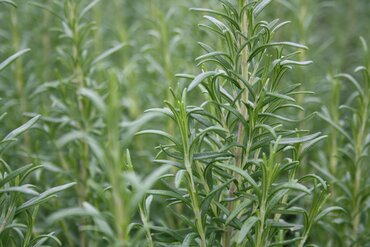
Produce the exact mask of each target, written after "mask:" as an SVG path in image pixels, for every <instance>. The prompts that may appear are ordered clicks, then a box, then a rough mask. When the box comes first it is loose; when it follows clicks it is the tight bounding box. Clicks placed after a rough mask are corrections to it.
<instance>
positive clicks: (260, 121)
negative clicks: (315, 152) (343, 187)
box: [138, 1, 334, 246]
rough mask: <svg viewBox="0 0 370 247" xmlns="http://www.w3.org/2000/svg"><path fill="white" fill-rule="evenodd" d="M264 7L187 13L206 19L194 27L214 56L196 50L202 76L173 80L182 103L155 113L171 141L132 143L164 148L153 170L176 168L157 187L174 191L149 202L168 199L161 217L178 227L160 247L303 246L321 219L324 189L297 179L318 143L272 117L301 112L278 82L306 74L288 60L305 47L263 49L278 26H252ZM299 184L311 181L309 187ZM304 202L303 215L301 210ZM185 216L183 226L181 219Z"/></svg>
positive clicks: (164, 234) (164, 232) (162, 233)
mask: <svg viewBox="0 0 370 247" xmlns="http://www.w3.org/2000/svg"><path fill="white" fill-rule="evenodd" d="M268 3H269V1H260V2H255V3H250V4H245V3H244V2H243V1H239V2H238V4H237V5H236V6H234V5H232V4H230V3H228V2H225V1H222V5H223V8H224V11H223V12H219V11H215V10H210V9H193V10H194V11H198V12H205V13H207V14H210V15H205V16H204V18H205V19H206V20H207V21H208V23H207V24H202V25H201V27H202V28H203V29H205V30H207V31H209V32H211V33H212V34H214V35H215V36H216V37H218V38H219V39H220V42H221V43H222V50H216V49H215V48H212V47H211V46H208V45H206V44H203V43H200V45H201V47H202V48H203V49H204V50H205V51H206V54H204V55H201V56H199V57H198V58H197V59H196V61H197V62H198V65H199V66H201V67H202V68H203V72H202V73H200V74H199V75H197V76H194V77H192V76H190V75H184V74H181V75H179V76H181V77H185V78H194V79H193V80H192V81H191V83H190V85H189V88H188V89H185V90H184V91H183V92H182V94H181V95H180V94H177V95H176V94H175V93H174V92H173V97H174V103H173V104H172V103H170V102H165V103H166V108H164V109H162V110H160V112H162V113H164V114H165V115H167V116H169V117H170V118H171V120H173V121H174V122H175V125H176V129H177V130H178V133H179V137H178V138H177V137H176V136H172V135H171V134H170V133H166V132H162V131H157V130H150V131H148V130H147V131H142V132H139V133H138V134H155V135H159V136H161V137H164V138H165V139H168V140H169V141H170V143H168V144H163V145H161V146H160V147H159V149H160V152H159V154H158V155H157V158H159V157H161V156H163V155H164V156H167V157H169V158H170V159H169V160H163V159H160V160H157V162H159V163H171V164H173V166H175V168H176V169H175V170H174V173H172V174H169V175H168V176H167V177H166V178H165V179H164V180H163V183H164V184H165V185H166V187H167V191H168V190H169V189H170V187H172V186H171V184H172V183H173V184H175V188H173V187H172V188H171V193H165V192H167V191H154V192H153V193H152V194H154V195H156V194H158V195H161V196H167V197H168V207H173V211H174V215H175V217H176V218H179V219H181V221H182V225H183V227H181V228H179V229H176V230H173V231H169V230H168V229H169V228H170V226H167V227H165V228H156V227H153V234H154V237H155V238H156V236H158V237H157V238H158V241H160V242H161V243H162V244H163V245H166V244H181V243H182V244H183V245H184V244H185V243H186V244H185V245H192V244H195V243H198V244H199V245H201V246H236V245H240V246H268V245H281V244H283V243H288V242H289V243H296V244H297V245H299V246H303V245H304V243H305V242H306V240H307V238H308V235H309V232H310V230H311V228H312V225H313V224H314V223H316V222H317V221H318V220H320V218H321V217H320V216H319V214H320V213H321V212H322V209H323V208H322V207H323V204H324V203H325V201H326V199H327V197H328V195H327V186H326V184H325V182H324V181H323V180H322V179H321V178H319V177H318V176H316V175H315V176H314V175H306V176H304V177H302V178H299V177H298V178H297V175H296V174H297V171H298V169H299V167H300V165H301V159H302V156H303V154H304V152H305V150H306V149H307V148H309V147H310V146H312V145H313V144H314V143H315V142H317V141H319V140H321V139H323V137H322V136H320V133H316V134H313V135H307V134H306V132H307V131H304V130H299V129H297V128H296V127H294V125H292V124H291V123H296V122H300V121H301V120H300V119H292V118H289V117H288V116H286V115H284V114H283V113H282V112H281V109H282V108H290V109H291V111H290V113H291V115H296V114H297V112H298V111H300V110H303V108H302V107H301V106H299V105H297V104H296V100H295V99H294V98H293V97H294V96H295V95H299V94H302V93H303V94H304V93H305V92H300V91H297V90H296V89H297V88H298V87H299V84H298V85H297V84H291V85H289V84H285V85H284V84H283V82H282V81H283V75H284V74H285V73H286V72H287V71H288V70H289V69H291V68H292V66H294V65H306V64H309V62H305V61H295V60H292V59H293V58H294V56H295V55H297V54H299V51H298V52H297V51H296V49H306V47H305V46H303V45H300V44H296V43H292V42H273V41H272V39H273V37H274V34H275V32H276V31H277V30H278V29H279V27H280V26H281V25H280V23H279V22H278V21H277V20H274V21H272V22H270V23H269V22H266V21H259V20H258V16H259V14H260V12H261V11H262V10H263V9H264V8H265V7H266V6H267V5H268ZM197 87H199V88H200V90H201V91H202V94H203V95H204V98H205V101H204V102H201V104H200V105H201V106H200V107H197V106H192V105H187V103H186V97H187V96H186V94H187V91H192V90H194V89H195V88H197ZM152 111H153V110H152ZM156 111H158V110H156ZM277 120H278V121H277ZM173 160H177V161H178V162H176V163H175V162H173ZM307 180H308V182H311V181H313V182H312V185H311V186H310V185H309V184H310V183H307V182H306V181H307ZM310 195H312V199H307V200H308V201H311V208H310V210H306V209H304V208H302V207H300V205H301V204H302V202H304V201H305V199H306V197H309V196H310ZM185 198H186V199H185ZM178 204H180V205H181V206H180V207H179V206H178ZM333 209H334V208H333ZM187 210H190V211H191V212H192V213H191V214H190V215H191V216H188V217H186V218H183V217H180V215H181V214H184V213H185V212H186V211H187ZM186 214H187V215H188V214H189V213H186ZM291 214H293V215H298V216H299V215H301V216H302V217H304V224H303V225H301V224H299V222H295V221H293V222H288V221H287V218H288V217H287V216H288V215H291ZM189 217H191V218H189ZM289 235H291V236H294V237H289Z"/></svg>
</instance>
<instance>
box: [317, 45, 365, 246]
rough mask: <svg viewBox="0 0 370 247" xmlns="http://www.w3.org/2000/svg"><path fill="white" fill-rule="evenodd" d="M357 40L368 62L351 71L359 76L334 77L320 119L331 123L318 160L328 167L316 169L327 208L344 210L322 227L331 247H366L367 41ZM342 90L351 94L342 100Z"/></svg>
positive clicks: (343, 75) (341, 75) (340, 75)
mask: <svg viewBox="0 0 370 247" xmlns="http://www.w3.org/2000/svg"><path fill="white" fill-rule="evenodd" d="M361 41H362V44H363V47H364V54H365V58H366V60H365V64H364V65H363V66H359V67H357V68H356V69H355V72H356V73H357V74H358V75H359V76H358V77H354V76H352V75H350V74H338V75H337V76H336V77H335V78H333V79H332V81H333V84H332V85H333V86H332V99H331V102H330V104H329V105H328V106H324V107H323V111H322V113H321V114H320V117H321V118H322V119H323V120H324V121H326V122H327V123H329V124H330V127H331V139H330V143H328V149H327V150H326V153H322V154H321V157H322V160H321V161H320V162H325V163H326V164H328V165H327V166H325V169H324V167H321V166H318V165H316V168H317V169H318V170H319V171H321V172H322V173H323V174H324V175H326V176H327V178H328V179H329V180H330V182H331V183H332V190H333V193H334V197H333V198H332V202H331V203H332V204H335V205H340V206H341V207H343V208H344V209H345V213H343V214H340V215H338V216H337V217H335V218H330V219H329V220H330V221H331V222H332V223H331V224H330V223H329V222H327V223H326V224H323V225H322V226H323V227H324V228H325V229H326V230H327V231H330V232H331V236H332V238H330V242H329V243H330V246H367V244H368V243H369V241H370V238H369V236H370V232H369V229H370V228H369V227H370V225H369V212H370V210H369V200H370V193H369V192H370V180H369V178H368V176H367V174H369V172H370V169H369V165H368V162H369V145H370V134H369V133H370V117H369V114H370V73H369V71H370V56H369V51H368V48H367V45H366V41H365V40H364V39H361ZM340 82H349V83H348V84H345V85H341V84H340ZM342 88H346V92H351V93H350V94H349V95H347V94H346V96H345V99H343V97H341V89H342Z"/></svg>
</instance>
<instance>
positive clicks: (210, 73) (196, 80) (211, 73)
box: [188, 71, 225, 92]
mask: <svg viewBox="0 0 370 247" xmlns="http://www.w3.org/2000/svg"><path fill="white" fill-rule="evenodd" d="M224 73H225V72H224V71H207V72H203V73H201V74H199V75H197V76H196V77H195V78H194V80H193V81H192V82H191V83H190V85H189V88H188V92H190V91H191V90H193V89H194V88H195V87H196V86H198V85H199V84H200V83H201V82H202V81H203V80H205V79H206V78H208V77H211V76H217V75H220V74H224Z"/></svg>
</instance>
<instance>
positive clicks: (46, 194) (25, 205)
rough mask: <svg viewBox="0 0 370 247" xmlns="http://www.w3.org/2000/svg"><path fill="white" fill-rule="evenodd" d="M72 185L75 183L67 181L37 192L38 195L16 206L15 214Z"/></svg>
mask: <svg viewBox="0 0 370 247" xmlns="http://www.w3.org/2000/svg"><path fill="white" fill-rule="evenodd" d="M74 185H76V183H75V182H72V183H68V184H64V185H61V186H57V187H53V188H51V189H48V190H47V191H45V192H43V193H41V194H39V195H38V196H36V197H33V198H31V199H30V200H28V201H26V202H25V203H23V204H22V205H21V206H20V207H18V208H17V211H16V214H19V213H20V212H22V211H24V210H26V209H28V208H30V207H33V206H35V205H38V204H40V203H41V202H43V201H44V199H46V198H48V197H50V196H52V195H54V194H55V193H58V192H60V191H63V190H66V189H68V188H70V187H72V186H74Z"/></svg>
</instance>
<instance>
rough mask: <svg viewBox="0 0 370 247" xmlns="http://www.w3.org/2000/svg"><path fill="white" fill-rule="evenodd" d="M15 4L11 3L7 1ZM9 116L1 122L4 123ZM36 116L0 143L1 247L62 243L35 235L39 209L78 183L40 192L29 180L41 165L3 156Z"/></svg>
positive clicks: (49, 236) (0, 66)
mask: <svg viewBox="0 0 370 247" xmlns="http://www.w3.org/2000/svg"><path fill="white" fill-rule="evenodd" d="M8 3H12V2H10V1H9V2H8ZM28 51H29V49H25V50H21V51H19V52H17V53H16V54H14V55H12V56H11V57H9V58H7V59H6V60H5V61H3V62H1V63H0V72H1V71H2V70H3V69H5V67H7V66H8V65H9V64H11V63H12V62H13V61H15V60H16V59H17V58H18V57H20V56H21V55H22V54H24V53H26V52H28ZM4 118H6V114H5V113H4V114H2V115H1V117H0V119H1V120H4ZM39 118H40V116H35V117H33V118H32V119H30V120H29V121H27V122H26V123H25V124H23V125H22V126H20V127H18V128H16V129H14V130H12V131H11V132H10V133H8V134H7V135H6V136H5V137H4V138H3V139H2V140H1V141H0V208H1V210H0V246H2V247H3V246H4V247H5V246H6V247H12V246H14V247H15V246H25V247H26V246H35V247H36V246H41V245H42V244H44V243H45V242H47V241H50V240H54V241H56V242H57V243H59V244H61V243H60V242H59V240H58V239H57V238H56V237H55V234H54V233H53V232H51V233H48V234H42V233H38V232H36V231H35V230H36V227H37V224H38V223H39V222H38V218H37V215H38V210H39V207H40V206H41V207H42V204H45V203H46V202H47V201H48V200H50V199H52V198H54V197H56V193H58V192H60V191H63V190H65V189H68V188H69V187H71V186H73V185H74V184H75V183H68V184H65V185H61V186H57V187H52V188H49V189H48V190H46V191H44V192H38V188H37V186H36V185H33V184H28V183H27V181H28V177H29V176H31V175H32V174H33V173H34V172H35V171H36V170H39V169H42V166H35V165H33V164H28V165H24V166H21V167H19V168H18V167H16V165H15V164H8V163H7V162H6V161H5V160H4V159H3V158H2V156H3V154H4V153H5V152H6V149H7V148H8V147H9V146H10V145H14V144H15V143H16V142H17V137H18V136H19V135H21V134H22V133H24V132H25V131H27V130H29V129H30V128H32V126H33V125H34V124H35V123H36V122H37V121H38V120H39Z"/></svg>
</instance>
